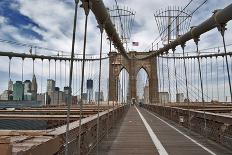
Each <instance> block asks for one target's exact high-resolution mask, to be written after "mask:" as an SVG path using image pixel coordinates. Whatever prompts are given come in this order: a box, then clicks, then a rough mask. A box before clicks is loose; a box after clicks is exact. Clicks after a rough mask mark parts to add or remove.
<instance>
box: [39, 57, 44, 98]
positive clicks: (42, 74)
mask: <svg viewBox="0 0 232 155" xmlns="http://www.w3.org/2000/svg"><path fill="white" fill-rule="evenodd" d="M41 68H42V69H41V86H40V87H41V88H40V89H41V90H40V93H41V95H42V90H43V59H42V67H41Z"/></svg>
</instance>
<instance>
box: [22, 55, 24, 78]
mask: <svg viewBox="0 0 232 155" xmlns="http://www.w3.org/2000/svg"><path fill="white" fill-rule="evenodd" d="M23 67H24V58H22V82H23Z"/></svg>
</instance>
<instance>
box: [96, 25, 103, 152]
mask: <svg viewBox="0 0 232 155" xmlns="http://www.w3.org/2000/svg"><path fill="white" fill-rule="evenodd" d="M99 29H100V33H101V41H100V62H99V77H98V101H97V155H98V151H99V150H98V149H99V145H98V143H99V126H100V122H99V112H100V109H99V106H100V97H101V94H100V91H101V70H102V60H101V58H102V35H103V25H99Z"/></svg>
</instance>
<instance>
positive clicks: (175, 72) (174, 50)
mask: <svg viewBox="0 0 232 155" xmlns="http://www.w3.org/2000/svg"><path fill="white" fill-rule="evenodd" d="M172 51H173V54H174V53H175V49H172ZM173 61H174V74H175V79H176V80H175V83H176V101H177V94H178V81H177V76H176V59H175V58H174V59H173Z"/></svg>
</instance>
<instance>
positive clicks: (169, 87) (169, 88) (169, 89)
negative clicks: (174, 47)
mask: <svg viewBox="0 0 232 155" xmlns="http://www.w3.org/2000/svg"><path fill="white" fill-rule="evenodd" d="M167 68H168V91H169V101H170V102H171V100H172V98H171V86H170V80H171V79H170V73H169V62H168V58H167Z"/></svg>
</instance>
